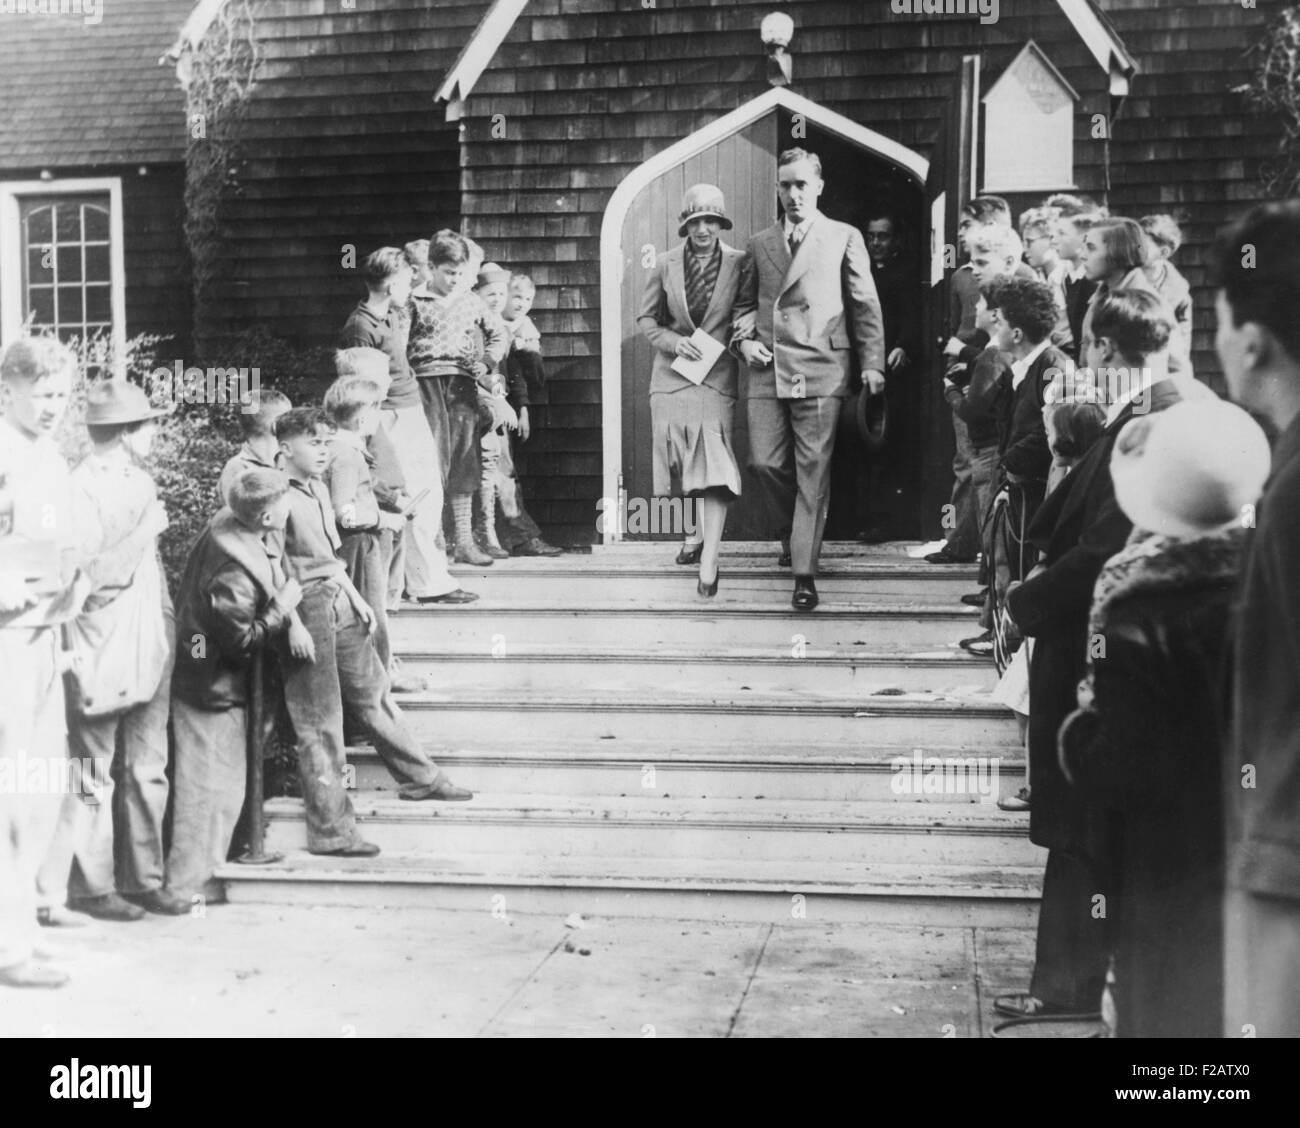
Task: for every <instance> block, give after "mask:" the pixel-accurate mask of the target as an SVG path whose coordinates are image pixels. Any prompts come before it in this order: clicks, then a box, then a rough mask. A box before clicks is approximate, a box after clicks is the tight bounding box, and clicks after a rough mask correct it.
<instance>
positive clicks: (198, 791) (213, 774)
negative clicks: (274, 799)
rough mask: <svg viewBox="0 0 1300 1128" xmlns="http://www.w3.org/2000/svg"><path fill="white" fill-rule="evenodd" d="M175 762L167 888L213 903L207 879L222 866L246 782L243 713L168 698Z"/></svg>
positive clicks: (212, 889)
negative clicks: (197, 895)
mask: <svg viewBox="0 0 1300 1128" xmlns="http://www.w3.org/2000/svg"><path fill="white" fill-rule="evenodd" d="M172 732H173V734H174V735H175V738H176V762H175V766H174V768H173V773H172V774H173V780H172V847H171V852H170V853H169V854H168V855H167V888H168V889H169V890H171V891H172V892H173V893H175V894H176V895H177V896H181V897H191V896H194V895H195V894H199V895H202V896H205V897H208V898H209V899H214V898H215V896H216V893H217V890H216V889H215V887H214V886H213V885H212V875H213V874H214V873H215V872H216V870H217V867H218V866H220V865H224V864H225V861H226V856H227V855H228V854H229V853H230V841H231V838H232V837H233V836H234V833H235V824H236V823H238V822H239V813H240V811H242V810H243V807H244V791H245V787H246V785H247V782H248V712H247V710H246V709H245V708H244V707H243V706H242V705H236V706H233V707H231V708H229V709H219V710H210V709H199V708H197V707H195V706H193V705H191V704H190V703H189V702H188V701H183V700H181V699H180V698H173V699H172Z"/></svg>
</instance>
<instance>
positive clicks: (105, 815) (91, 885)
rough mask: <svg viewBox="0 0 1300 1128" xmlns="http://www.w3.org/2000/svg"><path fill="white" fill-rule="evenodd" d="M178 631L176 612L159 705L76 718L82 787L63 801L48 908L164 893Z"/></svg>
mask: <svg viewBox="0 0 1300 1128" xmlns="http://www.w3.org/2000/svg"><path fill="white" fill-rule="evenodd" d="M174 630H175V628H174V626H173V624H172V621H171V616H170V613H169V614H168V616H167V633H168V651H167V661H166V663H165V665H164V666H163V672H162V677H161V679H160V680H159V682H158V686H157V688H156V689H155V690H154V695H153V697H152V698H150V699H149V700H148V701H146V702H144V703H142V704H140V705H136V706H133V707H132V708H130V709H126V710H124V711H123V712H121V713H113V714H111V715H109V716H106V717H83V716H80V715H79V714H78V713H77V712H76V711H75V709H70V711H69V714H68V750H69V754H70V755H71V756H72V757H73V759H74V760H75V761H77V762H78V763H79V764H80V767H81V779H82V784H83V786H82V788H81V794H80V795H78V794H69V795H65V796H64V797H63V803H62V807H61V809H60V811H59V823H58V827H57V829H56V830H55V833H54V840H53V842H52V843H51V845H50V850H49V852H48V854H47V855H46V857H45V860H44V861H43V862H42V864H41V871H40V876H39V878H38V886H39V888H40V892H41V897H42V902H43V903H50V904H61V903H62V902H63V901H64V900H65V899H68V898H70V899H72V900H83V899H85V898H87V897H102V896H103V895H104V894H106V893H112V892H113V891H114V890H116V891H117V892H119V893H147V892H149V891H150V890H153V889H161V888H162V885H163V865H164V857H163V835H162V829H163V816H164V815H165V814H166V813H167V790H168V788H167V709H168V704H169V702H170V699H171V681H172V664H173V662H174V661H175V651H174V649H173V647H174V638H173V635H174ZM115 827H116V840H117V841H116V848H115V846H114V828H115ZM115 875H116V876H115Z"/></svg>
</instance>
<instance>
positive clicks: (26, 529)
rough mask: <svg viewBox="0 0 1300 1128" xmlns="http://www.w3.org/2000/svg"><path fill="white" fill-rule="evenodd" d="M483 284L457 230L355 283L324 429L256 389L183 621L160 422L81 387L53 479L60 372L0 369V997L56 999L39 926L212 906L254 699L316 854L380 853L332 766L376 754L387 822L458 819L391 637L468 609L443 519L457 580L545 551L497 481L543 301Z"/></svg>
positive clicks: (21, 350) (108, 383)
mask: <svg viewBox="0 0 1300 1128" xmlns="http://www.w3.org/2000/svg"><path fill="white" fill-rule="evenodd" d="M475 258H477V263H476V264H475V265H474V269H473V271H472V272H471V271H470V269H469V268H470V264H471V262H472V260H473V259H475ZM481 266H482V252H481V250H480V249H478V248H477V247H474V246H473V245H471V244H470V242H469V241H468V240H466V239H464V238H462V237H461V236H460V235H458V234H456V233H455V232H451V231H439V232H438V233H436V234H435V235H434V236H433V238H432V239H429V240H420V241H417V242H416V243H413V244H410V245H408V247H407V248H406V249H398V248H394V247H386V248H381V249H380V250H377V251H375V252H374V253H373V254H371V255H370V256H369V257H368V258H367V260H366V262H365V265H364V269H363V272H362V274H363V280H364V282H365V285H366V291H367V293H366V297H365V298H363V299H362V300H361V301H360V302H359V304H358V305H357V306H356V308H355V309H354V310H353V311H352V312H351V313H350V315H349V316H348V318H347V320H346V323H345V324H344V327H343V329H342V331H341V333H340V337H339V341H338V345H339V348H338V351H337V352H336V353H335V368H336V373H335V375H336V377H337V378H336V380H335V381H334V383H333V384H332V385H331V386H330V387H329V388H328V390H327V391H326V393H325V395H324V397H323V401H322V404H321V406H308V405H299V406H295V405H293V404H291V403H290V401H289V400H288V398H287V397H286V396H285V395H284V394H282V393H281V392H279V391H276V390H275V389H271V388H267V389H259V390H258V391H257V392H256V393H254V394H255V395H256V397H257V398H256V400H255V402H250V403H248V404H245V405H244V408H245V410H243V411H241V414H240V416H239V419H240V425H241V428H242V430H243V437H244V441H243V444H242V445H241V446H240V448H239V449H238V451H237V452H236V453H235V454H234V455H233V457H231V458H230V460H229V461H228V462H227V463H226V465H225V466H224V467H223V468H222V469H221V473H220V475H219V478H218V483H217V492H218V496H219V498H220V502H221V507H220V508H219V509H218V511H217V512H216V513H215V514H213V516H212V517H211V518H210V520H209V521H208V522H207V526H206V528H205V529H204V530H203V531H202V533H201V534H200V535H199V536H198V538H197V539H196V540H195V542H194V543H193V545H192V546H191V547H190V550H189V556H188V559H187V561H186V564H185V568H184V572H183V574H182V576H181V579H180V582H179V586H178V588H177V590H176V601H175V607H173V604H172V600H171V596H170V593H169V591H168V586H167V583H166V580H165V578H164V576H163V571H162V565H161V561H160V557H159V553H158V538H159V536H160V535H161V534H162V533H163V532H164V531H165V530H166V529H167V527H168V519H167V512H166V509H165V507H164V505H163V503H162V501H161V500H160V499H159V497H158V492H157V489H156V487H155V485H154V482H153V480H152V479H151V478H150V476H149V474H148V472H147V471H146V470H145V469H144V467H145V465H147V462H146V460H147V457H148V454H149V451H150V446H151V443H152V440H153V438H154V435H155V434H156V431H157V426H158V420H159V418H160V417H161V416H163V415H165V414H166V413H167V412H166V409H161V408H157V407H155V406H153V405H152V404H151V403H150V401H149V398H148V396H147V395H146V394H145V392H144V391H143V390H142V389H141V388H139V387H137V386H136V385H135V384H133V383H130V382H128V381H127V380H123V379H116V378H106V379H101V380H98V381H94V382H92V383H90V384H89V386H88V391H87V407H86V413H85V421H84V422H85V427H86V432H87V438H88V439H89V442H90V445H91V451H90V453H89V454H88V455H87V456H86V457H85V458H84V459H83V460H82V461H81V462H80V463H79V464H78V465H77V467H76V469H75V470H70V469H69V467H68V465H67V463H66V462H65V460H64V458H63V455H62V454H61V452H60V449H59V446H58V444H57V443H56V439H55V436H56V432H58V431H59V428H60V425H61V424H62V422H63V420H64V416H65V414H66V411H67V408H68V405H69V403H70V401H71V397H72V393H73V389H74V384H75V382H76V379H77V376H78V360H77V357H76V355H75V354H74V353H73V352H72V351H71V350H70V349H69V348H68V347H67V346H65V345H63V344H62V343H60V342H59V341H58V340H57V339H55V338H53V337H24V338H21V339H19V340H17V341H15V342H13V343H12V344H11V345H10V346H9V347H8V348H7V349H5V351H4V354H3V358H2V359H0V396H2V403H3V418H0V685H3V690H4V698H5V699H4V708H3V709H2V710H0V767H3V768H4V770H5V777H6V778H5V780H4V781H0V984H3V985H9V986H20V987H22V986H27V987H57V986H59V985H61V984H62V983H63V982H65V981H66V979H67V976H66V974H65V973H64V972H63V971H61V970H60V969H58V968H56V967H53V966H50V964H49V963H48V962H46V961H45V960H44V959H42V958H38V956H37V954H36V953H38V952H39V944H38V942H37V939H36V935H35V930H36V929H37V928H39V927H42V926H44V927H51V928H55V927H76V926H78V925H80V924H83V923H85V918H86V917H88V916H89V917H95V918H98V919H101V920H108V921H116V922H128V921H135V920H140V919H141V918H143V917H144V916H145V915H146V913H150V912H152V913H159V914H167V915H179V914H182V913H187V912H190V911H191V909H192V907H193V906H194V905H195V904H197V903H200V901H201V902H202V903H205V904H207V903H213V902H214V901H218V900H219V899H220V897H221V894H222V890H221V887H220V884H219V883H218V882H216V881H215V880H214V875H215V872H216V870H217V869H218V867H220V866H221V865H222V864H224V863H225V861H226V860H227V857H228V855H229V852H230V850H231V848H232V843H233V839H234V835H235V829H236V825H237V823H238V822H239V819H240V816H241V812H242V810H243V808H244V800H245V787H246V777H247V764H248V759H247V757H248V746H249V744H248V741H249V733H248V729H249V726H250V724H251V722H252V717H251V715H250V714H251V713H252V711H253V710H252V698H253V695H254V692H257V693H259V694H263V695H264V696H265V708H264V709H263V710H262V713H261V722H262V729H263V731H261V732H259V733H255V734H252V739H253V741H254V742H255V746H258V747H260V746H262V745H263V744H264V743H265V740H266V739H267V738H268V737H269V735H270V729H271V726H272V725H273V724H274V723H275V721H276V720H277V718H282V719H283V720H284V721H285V722H286V729H285V731H286V732H288V731H291V733H292V740H293V744H294V751H295V755H296V759H297V763H298V769H299V772H298V774H299V779H300V784H301V789H302V794H303V803H304V809H305V812H306V822H307V845H308V849H309V850H310V851H311V852H312V853H317V854H328V855H336V856H342V857H368V856H372V855H374V854H376V853H378V847H377V846H375V845H374V844H372V843H370V842H367V841H365V840H364V839H363V838H362V837H361V835H360V833H359V832H358V828H357V825H356V818H355V814H354V811H353V809H352V803H351V800H350V798H349V795H348V789H347V778H348V768H347V760H346V756H347V752H346V749H347V744H348V743H349V742H352V741H356V740H362V741H366V742H368V743H369V744H371V745H373V747H374V748H375V750H376V751H377V753H378V754H379V756H380V758H381V759H382V761H383V762H384V764H385V766H386V767H387V768H388V770H389V771H390V772H391V773H392V775H393V776H394V778H395V779H396V780H397V782H398V785H399V786H398V792H397V793H398V795H399V796H400V797H401V798H402V799H404V800H409V801H428V800H435V801H464V800H468V799H471V798H473V796H472V793H471V792H470V791H468V790H466V789H465V788H462V787H458V786H456V785H455V784H454V783H453V782H452V781H451V780H450V779H449V778H448V777H447V775H446V773H445V772H443V771H442V770H441V769H440V768H439V767H438V765H437V764H436V763H434V761H433V760H432V759H430V757H429V755H428V753H427V752H426V750H425V749H424V748H423V747H422V746H421V745H420V743H419V741H418V740H417V739H416V737H415V735H414V733H413V732H412V730H411V728H410V727H409V726H408V724H407V723H406V721H405V719H404V717H403V714H402V710H401V708H400V707H399V705H398V704H397V702H396V700H395V699H394V694H395V693H400V692H404V691H418V690H420V689H422V688H423V683H422V682H421V681H420V680H419V679H415V678H411V677H409V676H407V675H405V674H404V673H403V671H402V670H401V668H400V666H399V664H398V661H397V659H396V657H395V656H394V655H393V654H392V648H391V645H390V643H389V639H388V627H387V622H388V616H389V614H390V613H392V612H393V611H394V610H396V609H397V608H398V607H399V606H400V605H401V602H402V600H403V599H409V600H411V601H412V602H414V603H418V604H425V605H438V604H458V603H468V602H472V601H474V600H475V599H477V598H478V597H477V596H476V595H474V594H473V593H471V592H466V591H464V590H462V589H461V588H460V587H459V586H458V585H457V583H456V581H455V580H454V579H453V577H452V576H451V574H450V572H449V571H448V567H447V564H448V553H447V549H446V542H445V540H444V533H443V524H444V522H443V516H444V497H446V499H447V503H448V504H447V509H448V510H449V511H450V515H451V528H452V529H453V530H454V539H453V555H454V556H455V558H456V559H457V560H459V561H463V562H468V563H473V564H476V565H479V566H486V565H488V564H491V563H492V562H493V560H494V559H497V558H501V557H504V556H507V555H511V554H514V555H523V556H539V555H554V554H556V553H558V552H559V551H560V550H559V549H557V548H554V547H553V546H551V545H549V544H547V543H546V541H545V540H544V539H543V538H542V535H541V531H540V529H539V528H538V526H537V524H536V523H535V522H534V521H533V520H532V518H531V517H530V516H529V515H528V512H527V510H526V508H525V506H524V502H523V496H522V491H521V487H520V481H519V476H518V473H517V471H516V469H515V466H516V456H517V454H518V446H517V444H518V443H521V442H526V441H527V440H528V438H529V436H530V434H531V431H532V427H533V421H532V420H531V419H530V418H529V411H528V408H529V405H530V403H533V402H537V401H538V400H539V399H540V398H541V397H542V396H544V389H545V369H544V364H543V362H542V355H541V339H540V335H539V334H538V332H537V330H536V326H535V325H533V323H532V321H531V319H530V318H529V317H528V313H529V309H530V307H531V304H532V299H533V295H534V287H533V284H532V282H531V280H530V279H529V278H528V277H527V276H526V275H522V274H517V275H512V274H511V273H510V272H509V271H506V270H504V269H503V268H501V267H499V266H496V265H495V264H488V265H487V266H486V267H482V269H481V270H480V269H479V267H481ZM476 497H477V504H476V501H475V499H476ZM498 531H499V532H500V534H501V535H498ZM503 544H504V545H508V546H509V548H504V547H503ZM254 671H256V676H257V677H259V678H260V679H261V680H260V682H259V683H258V684H257V685H254V684H253V676H254V675H253V672H254ZM169 722H170V728H171V744H170V748H169V742H168V726H169ZM345 725H346V726H347V727H346V729H345ZM169 762H170V768H171V773H170V783H169V775H168V768H169ZM33 766H34V767H33ZM37 769H38V770H39V773H40V780H39V781H36V779H35V776H34V775H32V780H31V781H30V782H32V783H33V786H30V787H29V786H27V783H28V782H29V781H28V779H27V775H30V774H32V772H33V771H35V770H37ZM15 772H20V773H25V774H24V780H23V786H21V787H15V786H14V783H15V780H14V778H13V777H14V773H15ZM169 809H170V815H171V832H170V840H169V843H164V833H163V828H164V820H165V818H166V816H167V813H168V811H169Z"/></svg>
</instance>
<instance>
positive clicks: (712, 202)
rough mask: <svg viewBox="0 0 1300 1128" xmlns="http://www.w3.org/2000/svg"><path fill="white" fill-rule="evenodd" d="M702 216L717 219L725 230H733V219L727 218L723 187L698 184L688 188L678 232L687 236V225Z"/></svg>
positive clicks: (679, 218)
mask: <svg viewBox="0 0 1300 1128" xmlns="http://www.w3.org/2000/svg"><path fill="white" fill-rule="evenodd" d="M701 216H707V217H708V218H709V219H716V220H717V221H718V223H719V224H720V225H721V227H722V229H723V230H724V231H730V230H731V220H729V219H728V218H727V205H726V202H725V201H724V200H723V198H722V189H721V188H715V187H714V186H713V185H712V184H696V185H695V186H694V187H692V188H688V189H686V195H685V196H683V197H682V210H681V214H680V215H679V216H678V217H677V219H678V220H679V222H680V224H681V226H680V227H678V228H677V234H678V235H681V236H683V237H685V235H686V225H687V224H688V223H690V222H691V220H693V219H699V218H700V217H701Z"/></svg>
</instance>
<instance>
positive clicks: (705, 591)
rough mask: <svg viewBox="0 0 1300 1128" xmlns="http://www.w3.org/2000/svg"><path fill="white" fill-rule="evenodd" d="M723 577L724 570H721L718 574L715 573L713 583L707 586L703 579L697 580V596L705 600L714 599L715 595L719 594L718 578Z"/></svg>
mask: <svg viewBox="0 0 1300 1128" xmlns="http://www.w3.org/2000/svg"><path fill="white" fill-rule="evenodd" d="M721 575H722V569H721V568H719V569H718V570H717V571H716V572H714V573H713V583H711V584H706V583H705V582H704V580H703V579H702V578H701V579H698V580H696V581H695V592H696V594H697V595H701V596H703V597H704V598H705V599H712V598H713V597H714V596H715V595H717V594H718V577H719V576H721Z"/></svg>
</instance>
